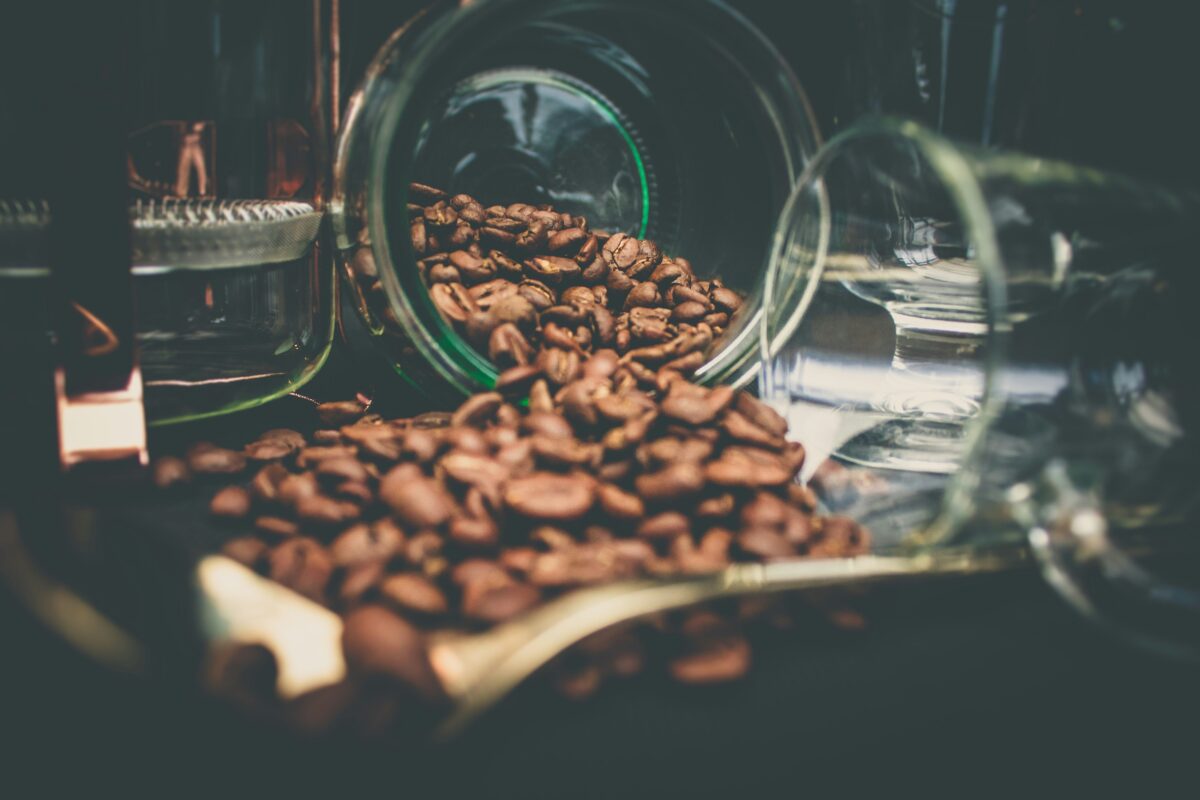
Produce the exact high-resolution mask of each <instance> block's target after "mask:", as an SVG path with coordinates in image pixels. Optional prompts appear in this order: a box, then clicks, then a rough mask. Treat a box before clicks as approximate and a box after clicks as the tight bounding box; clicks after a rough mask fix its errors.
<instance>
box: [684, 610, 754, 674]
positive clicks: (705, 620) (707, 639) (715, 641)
mask: <svg viewBox="0 0 1200 800" xmlns="http://www.w3.org/2000/svg"><path fill="white" fill-rule="evenodd" d="M683 634H684V636H685V637H687V639H688V640H689V644H688V646H687V649H686V651H685V652H684V653H683V654H682V655H680V656H678V657H676V658H675V659H673V660H672V661H671V664H670V672H671V677H673V678H674V679H675V680H677V681H680V682H681V683H689V684H709V683H722V682H726V681H731V680H736V679H738V678H740V677H742V676H743V675H745V674H746V673H747V672H748V671H749V669H750V645H749V643H748V642H747V641H746V638H745V637H744V636H743V635H742V634H740V633H738V632H736V631H735V630H733V629H732V627H730V626H729V625H728V624H727V623H725V622H723V621H722V620H720V619H718V618H716V617H715V616H714V615H712V614H707V613H705V612H696V613H694V614H693V615H692V617H691V618H689V619H688V620H687V622H685V623H684V626H683Z"/></svg>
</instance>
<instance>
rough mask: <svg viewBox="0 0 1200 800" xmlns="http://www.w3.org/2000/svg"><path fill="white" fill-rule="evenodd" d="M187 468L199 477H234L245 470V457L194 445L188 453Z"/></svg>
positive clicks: (214, 447) (234, 451)
mask: <svg viewBox="0 0 1200 800" xmlns="http://www.w3.org/2000/svg"><path fill="white" fill-rule="evenodd" d="M187 466H188V469H189V470H191V471H192V472H194V473H196V474H199V475H236V474H237V473H239V472H241V471H243V470H244V469H246V456H245V455H243V454H242V453H239V452H237V451H236V450H226V449H225V448H224V447H216V446H213V445H196V446H193V447H192V448H191V449H190V450H189V451H188V454H187Z"/></svg>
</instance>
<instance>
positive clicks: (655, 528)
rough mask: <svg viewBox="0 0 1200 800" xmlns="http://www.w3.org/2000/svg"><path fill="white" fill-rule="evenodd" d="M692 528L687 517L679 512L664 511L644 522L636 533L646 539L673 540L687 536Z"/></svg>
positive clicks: (647, 518)
mask: <svg viewBox="0 0 1200 800" xmlns="http://www.w3.org/2000/svg"><path fill="white" fill-rule="evenodd" d="M690 528H691V526H690V525H689V523H688V518H687V517H686V516H685V515H683V514H681V513H680V512H678V511H664V512H662V513H661V514H655V515H654V516H652V517H646V518H645V519H644V520H642V522H641V524H640V525H638V526H637V530H636V533H637V535H638V536H641V537H642V538H644V539H673V538H675V537H676V536H679V535H682V534H687V533H688V532H689V531H690Z"/></svg>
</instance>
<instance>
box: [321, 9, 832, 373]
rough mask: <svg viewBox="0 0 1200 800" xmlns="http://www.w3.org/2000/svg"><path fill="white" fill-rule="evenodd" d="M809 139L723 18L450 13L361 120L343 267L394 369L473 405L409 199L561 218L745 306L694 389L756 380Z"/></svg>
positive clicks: (339, 201) (413, 30)
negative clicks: (692, 274)
mask: <svg viewBox="0 0 1200 800" xmlns="http://www.w3.org/2000/svg"><path fill="white" fill-rule="evenodd" d="M817 138H818V136H817V132H816V130H815V127H814V123H813V119H812V114H811V112H810V111H809V108H808V105H807V102H806V100H805V97H804V93H803V90H802V89H801V87H800V85H799V83H798V81H797V80H796V78H795V76H794V75H793V74H792V72H791V70H790V69H789V68H788V66H787V65H786V63H785V62H784V61H783V59H782V58H781V57H780V56H779V54H778V53H777V52H776V51H775V50H774V48H773V47H772V46H771V45H770V43H769V42H768V41H767V40H766V38H765V37H764V36H763V35H762V34H761V33H760V32H759V31H757V30H755V29H754V28H753V27H751V26H750V24H749V23H748V22H746V21H745V20H744V19H743V18H742V17H740V16H738V15H737V14H736V13H734V12H733V11H731V10H730V9H728V8H727V7H726V6H724V5H722V4H720V3H717V2H711V1H710V0H705V2H683V1H682V0H666V1H665V2H659V3H655V4H653V5H651V6H647V5H646V4H643V3H639V2H635V1H634V0H601V1H599V2H592V1H589V2H557V3H548V2H541V1H540V0H485V2H478V3H472V4H470V5H460V4H458V3H439V4H436V5H434V6H433V7H431V8H430V9H428V10H426V11H425V12H423V13H422V14H421V15H419V16H418V17H416V18H414V19H413V20H412V21H410V22H409V23H408V24H407V25H406V26H405V27H403V28H402V29H401V30H399V31H397V32H396V33H395V34H394V35H393V36H392V37H391V38H390V39H389V40H388V42H387V43H386V44H385V45H384V47H383V49H382V50H381V51H380V53H379V54H378V55H377V57H376V58H375V60H374V62H373V63H372V64H371V66H370V68H369V69H368V72H367V75H366V77H365V79H364V82H363V84H362V86H361V87H360V89H359V91H358V92H357V93H356V94H355V96H354V97H353V98H352V99H351V101H350V105H349V109H348V111H347V114H346V120H345V124H344V125H343V128H342V131H341V134H340V138H339V141H338V143H337V148H336V155H335V164H334V191H333V195H332V197H331V202H330V211H331V213H332V216H333V222H334V231H335V235H336V237H337V245H338V251H339V252H338V256H339V259H340V261H341V265H342V267H343V269H344V273H345V275H346V277H347V279H348V281H347V285H348V288H349V291H350V294H351V297H352V299H353V300H354V301H355V304H356V306H357V307H358V310H359V311H360V313H361V315H362V317H363V319H364V320H365V322H366V323H367V325H368V327H369V328H370V330H371V331H372V333H374V334H375V335H376V336H377V337H378V340H379V341H380V342H381V343H382V344H383V346H384V347H385V348H386V349H387V352H388V354H389V356H390V358H391V360H392V363H393V364H394V366H395V368H396V370H397V371H398V372H399V373H400V374H401V375H402V376H403V377H404V378H405V379H406V380H408V381H409V382H410V383H411V384H412V385H413V386H414V387H415V388H417V389H419V390H420V391H422V392H424V393H426V394H428V395H432V396H434V397H439V396H453V395H455V394H465V393H469V392H471V391H476V390H479V389H481V388H487V387H490V386H492V385H493V384H494V382H495V378H496V374H497V370H496V366H495V364H493V363H492V361H491V360H490V359H489V358H488V355H487V353H486V352H480V350H479V349H477V348H475V347H472V346H471V344H470V343H468V341H467V340H466V339H464V338H463V337H462V336H460V335H459V333H458V332H456V330H455V329H454V328H453V327H452V326H451V325H450V324H449V323H448V322H447V321H446V320H445V319H444V318H443V317H442V315H441V314H439V312H438V310H437V308H436V307H435V305H434V303H433V302H432V301H431V299H430V294H429V292H428V290H427V288H426V285H425V282H424V280H423V276H422V274H421V270H420V269H419V266H418V263H417V262H418V254H417V253H416V252H415V251H414V246H413V242H412V241H411V238H412V237H411V231H410V218H409V214H410V204H422V203H424V202H426V201H427V198H421V197H413V196H410V188H409V187H410V184H411V183H412V182H420V183H423V184H429V185H432V186H436V187H438V188H439V189H441V190H444V191H445V192H447V193H448V195H449V196H454V195H458V194H466V195H470V196H471V197H473V198H475V199H477V200H478V201H479V202H480V203H481V204H482V205H483V206H490V205H492V204H501V205H504V206H508V205H509V204H512V203H518V202H519V203H527V204H532V205H534V206H538V205H549V206H553V207H554V209H555V210H556V211H558V212H560V213H566V214H570V215H573V216H574V217H576V218H578V217H584V218H586V220H587V223H588V225H589V226H590V228H591V229H594V230H597V231H604V232H610V233H625V234H628V235H631V236H634V237H636V238H638V239H650V240H653V241H654V242H656V243H657V244H658V245H659V246H660V247H661V249H662V251H663V252H665V253H667V254H669V255H670V256H677V257H683V258H688V259H691V260H692V263H693V266H694V268H695V271H696V273H697V276H698V277H699V278H714V277H719V278H720V279H721V281H722V283H723V284H724V285H726V286H728V287H729V288H731V289H733V290H735V291H737V292H739V293H741V294H743V295H745V297H746V300H745V302H744V303H743V304H742V309H741V310H740V311H739V313H738V314H736V315H734V318H733V319H732V320H731V321H730V323H729V326H728V330H727V332H726V333H725V335H724V336H722V337H721V338H720V339H718V340H717V341H715V342H714V343H713V345H712V346H711V347H710V348H709V350H708V352H707V353H706V357H705V363H704V364H703V365H702V366H701V367H700V368H699V369H698V370H697V372H696V379H697V380H700V381H701V382H706V383H715V382H739V381H745V380H747V379H748V378H749V377H750V376H751V375H752V374H753V372H754V370H755V369H756V368H757V319H758V316H759V312H760V308H761V283H762V279H763V276H764V274H765V271H766V263H767V257H768V254H769V249H770V244H771V240H772V236H773V234H774V229H775V222H776V219H777V217H778V215H779V212H780V211H781V209H782V208H783V205H784V203H785V202H786V200H787V197H788V194H789V192H790V190H791V187H792V184H793V182H794V180H795V179H796V178H797V176H798V175H799V174H800V171H801V170H802V169H803V167H804V164H805V163H806V161H807V159H808V158H809V157H810V156H811V155H812V153H813V152H814V150H815V148H816V145H817Z"/></svg>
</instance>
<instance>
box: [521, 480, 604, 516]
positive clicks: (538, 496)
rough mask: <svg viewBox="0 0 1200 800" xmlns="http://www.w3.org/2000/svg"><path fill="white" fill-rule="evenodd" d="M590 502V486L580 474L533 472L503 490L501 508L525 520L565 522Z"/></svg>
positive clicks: (578, 513) (580, 511) (589, 507)
mask: <svg viewBox="0 0 1200 800" xmlns="http://www.w3.org/2000/svg"><path fill="white" fill-rule="evenodd" d="M594 500H595V486H594V483H593V481H592V480H591V479H589V478H587V477H586V476H584V475H577V474H573V475H558V474H555V473H553V472H534V473H532V474H530V475H528V476H526V477H524V478H516V479H514V480H511V481H509V482H508V483H507V485H506V486H505V487H504V503H505V505H506V506H507V507H508V508H509V509H510V510H512V511H513V512H515V513H517V514H520V515H521V516H523V517H527V518H529V519H538V520H551V521H562V522H569V521H571V520H575V519H579V518H580V517H582V516H583V515H584V514H586V513H587V512H588V510H589V509H591V507H592V503H593V501H594Z"/></svg>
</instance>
